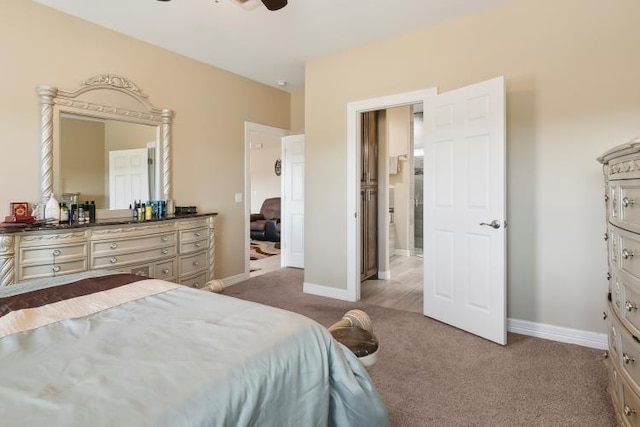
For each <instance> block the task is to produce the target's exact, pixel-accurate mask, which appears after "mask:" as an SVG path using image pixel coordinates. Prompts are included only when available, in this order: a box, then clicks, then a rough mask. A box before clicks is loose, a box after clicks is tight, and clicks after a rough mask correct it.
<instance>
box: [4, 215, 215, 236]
mask: <svg viewBox="0 0 640 427" xmlns="http://www.w3.org/2000/svg"><path fill="white" fill-rule="evenodd" d="M216 215H218V214H217V213H215V212H211V213H203V214H187V215H172V216H167V217H164V218H154V219H146V220H136V219H133V218H130V217H126V218H107V219H103V220H100V221H98V222H95V223H89V224H73V225H67V224H47V223H45V222H44V221H37V222H34V223H32V224H24V223H8V224H7V223H0V235H2V234H13V233H24V232H31V231H54V230H73V229H85V228H92V227H100V226H108V225H134V224H149V223H153V222H163V221H173V220H180V219H194V218H204V217H209V216H216Z"/></svg>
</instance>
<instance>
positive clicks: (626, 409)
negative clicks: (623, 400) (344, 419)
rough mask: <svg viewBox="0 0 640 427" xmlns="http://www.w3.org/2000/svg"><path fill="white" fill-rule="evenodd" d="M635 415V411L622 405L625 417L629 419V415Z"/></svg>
mask: <svg viewBox="0 0 640 427" xmlns="http://www.w3.org/2000/svg"><path fill="white" fill-rule="evenodd" d="M635 413H636V411H635V409H631V408H630V407H629V405H624V414H625V415H626V416H627V417H630V416H631V415H633V414H635Z"/></svg>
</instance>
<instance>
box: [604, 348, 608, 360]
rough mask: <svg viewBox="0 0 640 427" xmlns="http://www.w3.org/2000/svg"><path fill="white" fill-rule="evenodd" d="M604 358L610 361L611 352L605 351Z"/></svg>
mask: <svg viewBox="0 0 640 427" xmlns="http://www.w3.org/2000/svg"><path fill="white" fill-rule="evenodd" d="M604 358H605V359H608V358H609V350H605V351H604Z"/></svg>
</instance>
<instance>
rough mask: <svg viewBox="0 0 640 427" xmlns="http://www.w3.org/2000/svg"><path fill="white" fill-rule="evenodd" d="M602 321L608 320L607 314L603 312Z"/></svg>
mask: <svg viewBox="0 0 640 427" xmlns="http://www.w3.org/2000/svg"><path fill="white" fill-rule="evenodd" d="M602 319H604V320H607V312H606V311H603V312H602Z"/></svg>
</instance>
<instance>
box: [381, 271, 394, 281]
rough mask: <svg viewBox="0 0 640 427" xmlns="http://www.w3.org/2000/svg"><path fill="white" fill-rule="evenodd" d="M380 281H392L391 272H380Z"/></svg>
mask: <svg viewBox="0 0 640 427" xmlns="http://www.w3.org/2000/svg"><path fill="white" fill-rule="evenodd" d="M378 279H380V280H391V270H387V271H378Z"/></svg>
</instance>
